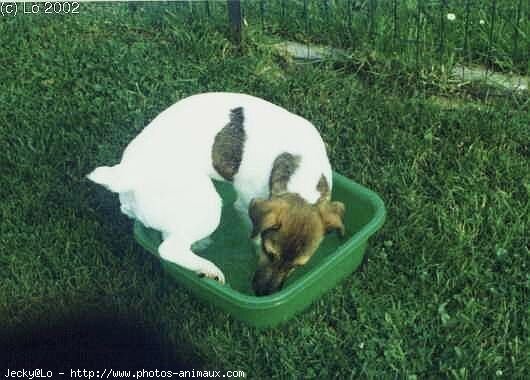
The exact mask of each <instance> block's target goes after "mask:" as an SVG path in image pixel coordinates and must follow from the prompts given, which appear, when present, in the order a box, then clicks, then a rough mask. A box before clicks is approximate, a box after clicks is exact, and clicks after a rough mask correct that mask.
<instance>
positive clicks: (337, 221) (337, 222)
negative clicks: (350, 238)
mask: <svg viewBox="0 0 530 380" xmlns="http://www.w3.org/2000/svg"><path fill="white" fill-rule="evenodd" d="M317 207H318V211H319V213H320V217H321V218H322V222H323V223H324V228H325V229H326V232H331V231H338V232H339V234H340V236H341V237H344V234H345V233H346V229H345V228H344V223H343V218H344V211H345V207H344V203H342V202H330V201H328V200H323V201H321V202H319V203H318V205H317Z"/></svg>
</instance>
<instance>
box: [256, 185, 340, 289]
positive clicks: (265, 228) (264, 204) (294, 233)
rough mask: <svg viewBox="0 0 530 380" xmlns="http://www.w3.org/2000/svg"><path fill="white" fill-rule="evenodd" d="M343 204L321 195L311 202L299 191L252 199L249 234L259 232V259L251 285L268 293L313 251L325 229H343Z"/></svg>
mask: <svg viewBox="0 0 530 380" xmlns="http://www.w3.org/2000/svg"><path fill="white" fill-rule="evenodd" d="M343 214H344V205H343V204H342V203H340V202H330V201H329V200H326V199H321V200H320V201H319V202H317V204H315V205H312V204H309V203H308V202H306V201H305V200H304V199H303V198H301V197H300V196H299V195H298V194H293V193H283V194H281V195H278V196H273V197H272V198H271V199H269V200H260V199H256V200H254V201H253V202H252V203H251V205H250V208H249V215H250V217H251V219H252V222H253V226H254V228H253V232H252V237H254V238H255V237H257V236H258V234H261V247H260V251H261V252H260V261H259V265H258V269H257V271H256V273H255V275H254V280H253V287H254V290H255V292H256V294H258V295H266V294H270V293H272V292H274V291H276V290H278V289H279V288H281V286H282V285H283V282H284V281H285V279H286V278H287V276H288V275H289V274H290V273H291V272H292V271H293V270H294V269H295V268H296V267H297V266H300V265H304V264H305V263H306V262H307V261H308V260H309V259H310V258H311V257H312V256H313V254H314V253H315V251H316V250H317V248H318V246H319V245H320V242H321V241H322V239H323V237H324V235H325V233H326V232H329V231H331V230H334V229H337V230H339V231H340V232H341V233H343V232H344V225H343V224H342V217H343Z"/></svg>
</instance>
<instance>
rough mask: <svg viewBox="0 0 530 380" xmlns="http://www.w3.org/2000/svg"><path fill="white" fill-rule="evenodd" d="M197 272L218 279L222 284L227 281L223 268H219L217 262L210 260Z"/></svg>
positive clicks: (201, 275) (202, 275) (200, 275)
mask: <svg viewBox="0 0 530 380" xmlns="http://www.w3.org/2000/svg"><path fill="white" fill-rule="evenodd" d="M197 274H198V275H199V277H208V278H211V279H212V280H215V281H218V282H219V283H221V284H224V283H225V276H224V274H223V272H221V270H220V269H219V268H217V266H216V265H215V264H213V263H210V262H208V263H204V265H202V266H201V268H199V269H198V270H197Z"/></svg>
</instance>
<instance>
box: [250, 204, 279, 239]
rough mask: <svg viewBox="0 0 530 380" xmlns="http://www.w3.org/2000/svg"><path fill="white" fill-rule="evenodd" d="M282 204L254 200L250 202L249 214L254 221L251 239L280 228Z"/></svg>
mask: <svg viewBox="0 0 530 380" xmlns="http://www.w3.org/2000/svg"><path fill="white" fill-rule="evenodd" d="M280 209H281V204H280V202H279V201H277V200H265V199H258V198H254V199H253V200H252V202H250V206H249V208H248V214H249V216H250V219H251V220H252V233H251V235H250V237H251V238H255V237H256V236H258V234H260V233H262V232H263V231H265V230H268V229H277V228H280V218H279V216H280Z"/></svg>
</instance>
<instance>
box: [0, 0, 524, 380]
mask: <svg viewBox="0 0 530 380" xmlns="http://www.w3.org/2000/svg"><path fill="white" fill-rule="evenodd" d="M80 10H81V12H80V14H79V15H69V16H57V15H44V14H39V15H36V16H29V15H22V14H19V15H17V16H16V17H3V18H0V46H1V48H2V50H1V54H0V65H1V67H2V71H1V73H2V74H1V77H0V78H1V80H0V109H1V112H0V164H1V173H2V175H1V179H0V279H1V280H0V321H1V323H0V333H1V335H0V336H1V337H2V338H1V339H2V341H0V343H3V346H4V347H3V348H5V351H6V352H7V351H10V352H11V358H12V360H14V363H26V364H27V363H29V364H27V365H26V364H25V368H32V367H34V366H35V365H36V364H35V363H44V364H40V365H41V368H44V369H45V368H46V365H47V364H49V365H51V364H50V363H52V362H53V356H54V354H53V349H52V348H53V344H51V345H48V346H46V344H44V347H47V348H46V350H48V351H49V352H47V353H46V355H48V356H50V357H52V361H51V362H46V361H41V362H32V361H31V360H32V358H31V357H29V356H27V355H26V357H24V358H23V359H20V357H16V355H20V356H24V355H25V354H24V353H25V352H27V350H28V349H30V347H31V346H32V343H31V342H32V340H31V338H28V336H30V337H31V336H32V334H36V335H37V336H40V335H42V334H44V335H42V336H44V338H42V339H44V340H46V339H48V338H49V336H50V335H47V334H46V333H43V332H42V331H46V330H47V329H51V331H52V333H50V334H52V335H53V334H54V333H55V332H57V331H61V334H64V331H65V330H68V327H65V328H64V329H63V328H62V327H61V326H72V325H76V323H77V322H76V321H77V320H79V319H82V320H85V319H87V318H88V319H90V318H92V317H93V318H96V319H97V318H103V319H104V320H105V321H107V320H110V321H111V322H108V323H103V324H104V325H105V326H106V327H105V328H102V329H100V328H99V327H98V326H100V325H99V324H97V323H96V324H90V323H89V326H92V327H91V328H93V330H91V328H89V329H87V330H86V331H88V332H89V335H90V334H95V336H96V337H99V335H98V334H100V335H104V336H105V337H108V336H109V335H112V330H113V329H112V328H110V329H109V327H108V324H109V323H116V330H117V331H118V333H116V334H118V336H115V337H114V338H115V339H114V338H113V339H114V340H113V342H114V341H115V340H116V341H118V342H120V341H123V342H125V343H124V344H123V345H122V346H125V345H129V346H130V345H135V344H136V345H139V346H141V344H140V343H138V342H137V341H135V340H134V339H133V338H131V336H128V335H129V334H130V335H141V334H144V335H146V336H148V337H154V338H153V339H154V341H156V342H158V341H162V346H163V347H165V349H164V350H163V353H159V354H160V355H162V356H164V355H165V356H164V360H163V361H161V362H160V363H165V364H166V365H167V364H168V362H169V361H171V360H173V359H174V358H178V359H174V360H175V362H178V363H180V364H182V365H186V366H189V367H193V368H195V369H200V368H202V369H223V370H236V369H240V370H244V371H246V373H247V375H248V378H256V379H268V378H282V379H283V378H312V377H317V376H318V377H319V378H323V379H327V378H335V377H337V378H341V379H344V378H365V377H377V378H381V377H385V378H410V379H414V378H418V379H420V378H457V379H464V378H469V379H477V378H492V377H496V376H497V377H501V378H510V379H514V378H521V379H522V378H529V377H530V308H529V291H530V275H529V270H530V253H529V250H528V246H529V240H528V230H529V223H528V215H529V214H530V209H529V208H530V207H529V202H528V197H529V193H530V175H529V173H530V170H529V169H530V167H529V166H530V165H529V151H528V141H530V127H529V126H530V112H529V104H528V101H529V99H528V95H527V94H523V95H519V96H515V95H513V96H506V97H493V98H492V97H491V96H482V95H483V94H482V92H480V91H479V95H477V94H476V93H475V92H473V93H471V92H467V91H466V90H465V88H464V89H462V88H461V87H458V86H456V85H455V86H453V87H451V86H445V85H444V86H438V85H436V84H435V83H434V84H433V85H431V83H427V84H425V83H422V84H421V85H420V83H417V82H414V81H413V79H414V78H417V76H415V74H414V73H407V72H406V71H399V72H398V74H399V75H396V73H395V72H394V73H392V72H391V71H390V69H391V68H392V66H389V65H386V64H380V65H379V64H374V65H373V68H375V69H378V70H380V71H378V72H373V70H371V69H370V68H368V69H367V68H366V65H365V66H363V69H362V70H360V69H359V65H358V64H354V65H349V64H348V63H347V62H346V63H344V62H342V63H340V64H336V63H334V62H322V63H318V64H297V63H293V62H291V61H290V60H288V59H286V58H284V57H280V56H278V55H277V54H275V52H274V50H273V49H272V48H271V47H270V38H271V37H270V35H269V36H265V35H262V34H261V32H260V31H259V30H258V28H254V29H253V28H252V27H250V29H249V34H248V35H247V38H246V40H247V44H246V48H245V50H244V51H243V53H241V54H240V53H238V51H237V49H234V47H233V46H232V44H231V43H230V41H229V40H228V39H227V38H226V33H225V32H226V30H225V29H226V28H224V27H220V26H218V25H216V24H215V23H213V22H212V23H210V24H205V23H202V24H199V23H186V24H185V23H182V22H181V23H179V22H177V21H176V19H174V18H172V17H171V16H170V17H169V18H149V17H145V16H144V14H143V13H142V12H136V13H134V12H133V13H129V12H128V11H127V9H126V8H125V7H123V6H121V7H118V6H110V5H109V6H102V5H101V6H97V7H95V6H93V5H92V6H86V5H82V6H81V9H80ZM384 70H388V71H386V72H385V71H384ZM400 70H406V65H405V66H403V68H401V69H400ZM408 74H410V76H408V77H407V75H408ZM405 77H406V78H409V79H407V80H401V79H403V78H405ZM398 80H400V81H399V82H398ZM214 90H216V91H240V92H245V93H250V94H253V95H257V96H260V97H263V98H265V99H268V100H270V101H272V102H274V103H277V104H280V105H282V106H284V107H286V108H287V109H290V110H292V111H294V112H296V113H299V114H300V115H302V116H304V117H306V118H307V119H309V120H311V121H313V122H314V124H315V125H316V126H317V127H318V128H319V130H320V131H321V133H322V136H323V138H324V140H325V141H326V143H327V145H328V147H329V152H330V158H331V161H332V164H333V166H334V168H335V170H336V171H338V172H341V173H342V174H344V175H346V176H348V177H350V178H352V179H354V180H355V181H357V182H359V183H362V184H364V185H365V186H367V187H369V188H371V189H373V190H374V191H376V192H377V193H378V194H379V195H380V196H381V197H382V198H383V200H384V201H385V204H386V206H387V210H388V216H387V221H386V223H385V225H384V227H383V229H382V230H381V231H380V232H379V233H378V234H377V235H375V236H374V238H373V239H372V240H371V246H370V247H369V249H368V252H367V260H366V262H365V265H363V267H362V269H360V270H359V271H357V272H355V273H354V274H352V275H351V276H350V277H349V278H347V279H346V280H345V281H344V282H342V283H341V284H340V285H339V286H338V287H337V288H335V289H334V290H333V291H331V292H329V293H327V294H326V295H325V296H324V297H322V298H321V299H320V300H319V301H318V302H317V303H315V304H314V305H313V306H312V307H311V308H310V309H308V310H307V311H306V312H304V313H302V314H300V315H299V316H298V317H296V318H295V319H293V320H292V321H290V322H288V323H286V324H284V325H282V326H280V327H278V328H275V329H270V330H265V331H256V330H254V329H252V328H249V327H246V326H245V325H243V324H241V323H239V322H237V321H235V320H233V319H232V318H230V317H229V316H227V315H226V314H223V313H221V312H218V311H217V310H216V309H214V308H213V307H210V306H208V305H205V304H202V303H200V302H198V301H197V300H196V299H195V298H194V297H193V296H191V295H190V294H189V293H188V292H186V291H185V290H183V289H182V288H180V287H178V286H177V285H175V284H174V283H173V282H172V281H171V279H170V278H168V277H167V276H166V275H165V274H164V273H163V272H162V271H161V268H160V265H159V263H158V261H157V260H156V259H155V258H154V257H153V256H152V255H150V254H148V253H146V252H144V251H142V249H141V248H140V247H139V246H138V245H137V244H136V243H135V242H134V239H133V238H132V231H131V228H132V223H131V221H129V220H128V219H127V218H126V217H125V216H123V215H121V214H120V212H119V207H118V200H117V198H116V197H115V196H113V195H112V194H110V193H108V192H106V191H105V190H103V189H101V188H99V187H97V186H95V185H93V184H91V183H89V182H88V181H87V180H86V179H85V178H84V176H85V175H86V174H87V173H88V172H89V171H91V170H92V169H93V168H94V167H96V166H98V165H101V164H104V163H113V162H117V161H118V160H119V157H120V155H121V152H122V150H123V148H124V147H125V146H126V144H127V143H128V141H130V140H131V139H132V138H133V137H134V136H135V135H136V134H137V133H138V132H139V131H140V130H141V129H142V128H143V127H144V126H145V125H146V124H147V123H148V122H149V121H150V120H151V119H152V118H153V117H154V116H155V115H157V114H158V113H159V112H160V111H162V110H163V109H165V108H166V107H167V106H169V105H170V104H172V103H174V102H175V101H177V100H179V99H181V98H183V97H185V96H188V95H191V94H194V93H198V92H204V91H214ZM481 94H482V95H481ZM89 317H90V318H89ZM72 321H73V322H72ZM120 321H126V322H123V323H125V324H126V326H125V327H120V323H121V322H120ZM83 323H85V322H83ZM82 326H85V324H83V325H82ZM94 326H95V327H94ZM76 328H77V329H78V330H83V327H76ZM74 330H75V329H74ZM68 331H69V330H68ZM68 331H67V332H68ZM76 331H77V330H76ZM86 331H85V332H86ZM66 335H67V338H65V339H66V340H68V339H70V340H71V338H72V336H74V335H75V334H74V335H72V336H70V335H68V333H67V334H66ZM81 335H82V334H81ZM74 338H75V336H74ZM42 339H41V341H42ZM145 339H146V340H149V338H145ZM48 340H49V339H48ZM52 340H53V339H52ZM103 340H105V339H103ZM74 341H75V339H74ZM21 342H22V343H21ZM24 342H26V343H24ZM27 342H29V343H27ZM131 342H132V343H131ZM142 342H143V340H142ZM63 343H64V345H65V346H66V347H67V348H68V350H70V351H75V349H76V347H77V346H76V345H75V344H73V345H70V346H69V345H68V342H66V343H65V342H62V341H61V345H63ZM155 345H156V344H155ZM118 346H119V344H118ZM13 347H15V351H13V350H12V348H13ZM28 347H29V348H28ZM50 347H52V348H50ZM81 347H85V346H83V344H81ZM90 347H92V348H91V349H92V350H95V351H97V350H98V349H99V348H98V346H97V344H95V346H90ZM94 347H95V348H94ZM122 348H124V349H131V347H122ZM50 350H51V353H50ZM13 352H15V355H14V356H13ZM70 353H71V352H70ZM153 353H156V350H152V351H149V350H148V351H147V352H146V353H145V355H144V356H137V357H135V356H134V355H133V356H131V358H136V359H135V360H136V361H135V363H134V365H136V366H138V367H139V368H142V366H143V365H144V362H143V360H145V361H146V362H147V363H155V365H158V363H159V362H157V361H156V360H155V361H153V359H152V358H149V355H150V354H153ZM35 355H36V356H35V360H37V359H38V357H42V355H44V354H43V352H42V351H39V350H36V353H35ZM39 355H40V356H39ZM61 355H65V353H64V352H63V353H62V354H61ZM48 356H47V357H48ZM74 356H75V355H74ZM5 357H7V356H2V355H1V352H0V360H1V359H2V358H4V359H5ZM58 357H59V356H58ZM106 358H108V357H107V356H103V357H102V362H104V363H107V364H106V365H107V368H109V367H110V366H111V365H112V363H110V364H108V361H107V362H105V359H106ZM24 360H27V362H26V361H24ZM55 360H56V361H57V357H55ZM87 360H88V359H87ZM61 363H63V364H62V365H64V366H66V368H65V367H64V366H63V367H59V369H61V368H62V369H63V370H64V371H68V370H69V368H70V367H71V365H69V364H68V363H69V362H68V361H64V362H61ZM1 364H2V363H0V369H2V367H1ZM89 364H90V362H89V361H86V362H84V363H83V362H81V363H78V364H77V367H76V368H83V366H84V365H86V366H88V365H89ZM95 364H100V363H95ZM6 365H8V366H9V365H11V366H10V367H9V368H11V369H16V368H15V367H14V365H13V364H12V363H11V364H10V363H7V364H6ZM145 365H147V364H145ZM160 365H162V364H160ZM20 369H22V368H20Z"/></svg>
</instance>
